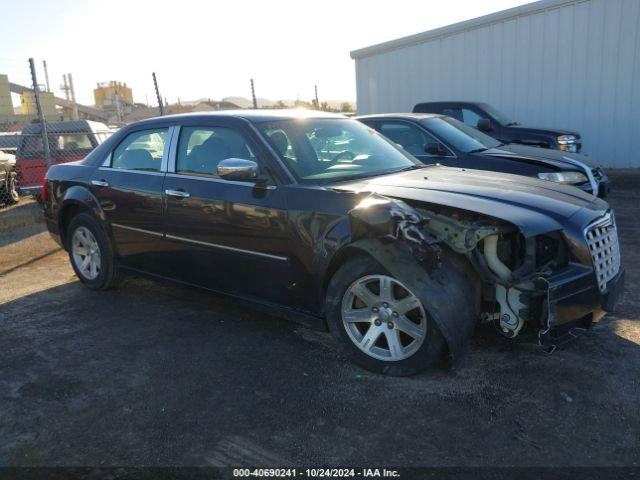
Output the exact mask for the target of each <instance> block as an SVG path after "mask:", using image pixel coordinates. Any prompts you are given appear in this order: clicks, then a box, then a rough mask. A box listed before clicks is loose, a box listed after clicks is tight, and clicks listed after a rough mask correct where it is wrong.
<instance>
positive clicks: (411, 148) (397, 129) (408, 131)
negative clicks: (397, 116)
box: [378, 120, 457, 167]
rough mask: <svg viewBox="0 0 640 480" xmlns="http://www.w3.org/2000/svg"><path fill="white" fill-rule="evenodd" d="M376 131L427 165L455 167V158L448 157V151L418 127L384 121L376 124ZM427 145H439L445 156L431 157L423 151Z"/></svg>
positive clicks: (452, 156)
mask: <svg viewBox="0 0 640 480" xmlns="http://www.w3.org/2000/svg"><path fill="white" fill-rule="evenodd" d="M378 131H379V132H380V133H381V134H382V135H384V136H385V137H387V138H388V139H389V140H391V141H392V142H394V143H396V144H398V145H400V146H402V148H404V149H405V150H406V151H407V152H409V153H410V154H411V155H413V156H414V157H416V158H417V159H419V160H420V161H421V162H422V163H424V164H426V165H429V164H434V163H439V164H441V165H446V166H448V167H455V166H457V163H456V157H455V156H454V155H450V154H449V151H448V149H447V148H446V147H445V146H444V145H442V142H439V141H438V140H437V139H436V138H435V137H433V136H432V135H431V134H429V133H428V132H426V131H424V130H423V129H422V128H420V127H419V126H418V125H414V124H412V123H409V122H403V121H398V120H385V121H381V122H380V123H379V124H378ZM428 143H438V144H440V146H441V148H442V150H443V152H444V151H446V152H447V154H446V155H432V154H429V153H427V152H426V151H425V146H426V145H427V144H428Z"/></svg>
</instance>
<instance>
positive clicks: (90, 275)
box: [42, 111, 624, 375]
mask: <svg viewBox="0 0 640 480" xmlns="http://www.w3.org/2000/svg"><path fill="white" fill-rule="evenodd" d="M505 186H508V187H505ZM42 198H43V199H44V208H45V218H46V222H47V226H48V228H49V231H50V232H51V234H52V236H53V237H54V238H55V239H56V240H57V241H58V242H59V243H60V244H61V245H62V246H63V247H64V248H65V249H66V250H67V251H68V252H69V258H70V261H71V264H72V265H73V268H74V270H75V272H76V274H77V276H78V278H79V279H80V281H82V282H83V283H84V284H85V285H86V286H87V287H89V288H91V289H95V290H101V289H106V288H110V287H113V286H115V285H116V284H117V282H118V279H119V278H120V277H121V275H122V274H123V273H125V272H137V273H144V274H147V275H151V276H155V277H159V278H165V279H171V280H175V281H178V282H182V283H185V284H188V285H192V286H197V287H202V288H206V289H209V290H213V291H216V292H222V293H225V294H229V295H233V296H235V297H237V298H241V299H243V300H245V301H248V302H251V303H253V304H255V305H259V306H261V307H262V308H263V309H267V310H268V311H271V312H274V313H278V314H281V315H283V316H285V317H287V318H291V319H295V320H297V321H300V322H303V323H305V324H307V325H309V326H312V327H314V328H320V329H326V328H328V329H329V330H330V331H331V332H332V334H333V335H334V336H335V338H336V339H337V340H338V343H339V345H340V346H341V347H342V349H343V350H344V352H345V354H346V355H347V356H348V357H350V358H352V359H353V360H354V361H356V362H357V363H359V364H360V365H362V366H364V367H366V368H368V369H371V370H373V371H377V372H383V373H388V374H394V375H407V374H411V373H414V372H417V371H419V370H421V369H423V368H425V367H427V366H429V365H432V364H434V363H436V362H438V361H439V360H441V359H442V358H444V357H445V356H448V358H451V359H453V360H454V361H456V360H457V359H458V358H460V355H461V353H462V352H463V351H464V349H465V345H466V344H467V342H468V340H469V338H470V337H471V335H472V333H473V331H474V327H475V326H476V325H477V323H478V322H480V321H485V322H491V323H494V324H495V325H496V327H497V329H498V331H499V332H501V333H502V334H503V335H505V336H506V337H509V338H514V337H517V336H519V335H532V338H535V339H536V340H537V341H539V342H541V343H542V344H547V345H550V346H552V345H555V342H556V339H555V338H556V334H559V333H561V331H562V329H563V328H564V327H566V326H567V325H569V326H572V325H576V326H581V327H588V326H590V325H591V324H592V323H593V322H596V321H598V320H599V319H600V318H602V316H603V315H604V313H605V311H606V310H610V309H611V308H613V305H614V304H615V302H616V298H617V296H618V294H619V292H620V290H621V288H622V284H623V279H624V272H623V270H622V269H621V267H620V255H619V251H618V239H617V233H616V227H615V222H614V217H613V212H612V211H611V209H610V208H609V206H608V205H607V204H606V203H605V202H604V201H602V200H600V199H597V198H595V197H593V196H591V195H589V194H587V193H584V192H582V191H580V190H578V189H575V188H569V187H566V186H564V185H560V184H556V183H552V182H546V181H542V180H536V179H529V178H527V177H522V176H514V175H505V174H496V173H488V172H481V171H473V172H468V171H467V172H465V171H462V170H461V169H457V168H449V167H442V166H425V165H423V164H421V163H420V162H419V161H418V160H416V159H415V158H414V157H413V156H411V155H409V154H408V153H406V152H405V151H404V150H403V149H401V148H400V147H398V146H397V145H395V144H394V143H392V142H390V141H389V140H387V139H386V138H385V137H383V136H382V135H380V134H378V133H377V132H376V131H375V130H373V129H370V128H368V127H367V126H365V125H364V124H362V123H360V122H358V121H356V120H352V119H347V118H345V117H341V116H338V115H330V114H321V113H318V112H305V111H238V112H219V113H208V114H197V115H178V116H167V117H161V118H156V119H151V120H145V121H142V122H139V123H136V124H133V125H129V126H127V127H124V128H122V129H121V130H120V131H119V132H117V133H116V134H114V135H113V136H112V137H111V138H109V139H108V140H107V141H106V142H105V143H103V144H102V145H100V146H99V147H97V148H96V149H95V150H94V151H93V152H92V153H91V154H89V155H88V156H87V157H86V158H85V159H84V160H82V161H79V162H75V163H69V164H64V165H55V166H53V167H52V168H51V169H50V170H49V172H48V173H47V178H46V181H45V183H44V185H43V192H42ZM176 321H179V319H176ZM447 354H448V355H447Z"/></svg>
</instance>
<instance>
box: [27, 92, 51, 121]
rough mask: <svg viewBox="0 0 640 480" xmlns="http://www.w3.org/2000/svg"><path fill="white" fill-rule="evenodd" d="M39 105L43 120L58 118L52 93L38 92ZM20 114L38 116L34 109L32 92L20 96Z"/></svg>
mask: <svg viewBox="0 0 640 480" xmlns="http://www.w3.org/2000/svg"><path fill="white" fill-rule="evenodd" d="M40 105H41V106H42V113H43V115H44V116H45V118H51V117H58V111H57V110H56V102H55V99H54V98H53V93H52V92H40ZM20 114H21V115H30V116H33V117H37V116H38V109H37V108H36V96H35V94H34V93H33V92H24V93H21V94H20Z"/></svg>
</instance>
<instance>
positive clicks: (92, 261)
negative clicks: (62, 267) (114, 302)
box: [67, 213, 120, 290]
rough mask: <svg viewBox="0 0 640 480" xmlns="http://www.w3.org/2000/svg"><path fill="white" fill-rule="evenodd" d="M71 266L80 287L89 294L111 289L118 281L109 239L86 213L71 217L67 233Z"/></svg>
mask: <svg viewBox="0 0 640 480" xmlns="http://www.w3.org/2000/svg"><path fill="white" fill-rule="evenodd" d="M67 250H68V251H69V259H70V260H71V266H72V267H73V270H74V271H75V272H76V275H77V276H78V278H79V279H80V281H81V282H82V283H84V284H85V285H86V286H87V287H88V288H91V289H92V290H105V289H108V288H112V287H114V286H115V285H116V284H117V283H118V280H119V278H120V275H119V272H118V266H117V264H116V262H115V258H114V254H113V248H112V246H111V242H110V240H109V237H107V235H106V233H105V231H104V229H103V228H102V226H101V225H100V224H99V223H98V221H97V220H96V219H95V218H94V217H92V216H91V215H89V214H88V213H80V214H79V215H77V216H75V217H73V219H72V220H71V222H70V224H69V228H68V229H67Z"/></svg>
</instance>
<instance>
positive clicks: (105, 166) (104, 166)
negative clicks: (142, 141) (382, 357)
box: [99, 126, 176, 175]
mask: <svg viewBox="0 0 640 480" xmlns="http://www.w3.org/2000/svg"><path fill="white" fill-rule="evenodd" d="M165 128H166V129H167V137H168V138H167V142H168V145H169V148H165V149H164V150H163V151H162V159H161V160H160V170H158V171H149V170H130V169H128V168H114V167H113V166H112V165H111V161H112V159H113V152H114V151H115V150H116V148H118V147H119V146H120V144H121V143H122V142H123V141H124V140H125V139H126V138H127V137H128V136H129V135H132V134H134V133H138V132H146V131H148V130H161V129H162V128H148V129H146V130H134V131H133V132H130V133H128V134H127V135H125V136H124V138H122V139H121V140H120V142H118V144H117V145H116V146H115V147H113V149H112V150H111V151H110V152H109V155H107V157H106V158H105V159H104V160H103V161H102V163H101V164H100V167H99V169H100V170H113V171H117V172H128V173H147V174H150V175H164V174H165V173H166V171H167V160H168V158H169V149H170V148H171V145H172V139H173V132H174V129H175V128H176V127H175V126H169V127H165ZM166 145H167V144H166V143H165V146H166Z"/></svg>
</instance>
